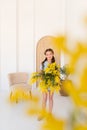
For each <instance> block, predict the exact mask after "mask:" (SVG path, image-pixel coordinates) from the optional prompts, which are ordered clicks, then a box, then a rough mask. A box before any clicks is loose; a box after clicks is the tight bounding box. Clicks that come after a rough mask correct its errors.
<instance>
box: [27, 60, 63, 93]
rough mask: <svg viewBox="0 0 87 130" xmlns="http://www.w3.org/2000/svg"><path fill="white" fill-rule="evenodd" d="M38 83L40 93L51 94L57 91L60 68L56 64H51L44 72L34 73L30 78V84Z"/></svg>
mask: <svg viewBox="0 0 87 130" xmlns="http://www.w3.org/2000/svg"><path fill="white" fill-rule="evenodd" d="M37 81H38V82H39V84H38V87H39V88H40V90H41V91H42V92H44V91H45V92H48V90H50V91H51V92H54V91H59V89H60V85H61V83H60V67H59V66H57V64H56V63H55V62H54V63H51V64H48V66H47V68H46V69H45V70H42V71H41V72H34V73H32V75H31V78H30V84H34V83H35V82H37Z"/></svg>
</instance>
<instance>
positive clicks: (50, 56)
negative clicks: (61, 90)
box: [38, 48, 55, 120]
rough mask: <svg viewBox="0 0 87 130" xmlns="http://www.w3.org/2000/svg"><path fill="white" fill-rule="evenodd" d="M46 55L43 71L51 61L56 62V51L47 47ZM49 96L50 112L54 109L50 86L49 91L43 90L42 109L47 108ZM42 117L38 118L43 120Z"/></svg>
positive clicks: (42, 65) (41, 68)
mask: <svg viewBox="0 0 87 130" xmlns="http://www.w3.org/2000/svg"><path fill="white" fill-rule="evenodd" d="M44 55H45V59H44V61H42V64H41V66H40V70H41V71H43V70H44V69H46V67H47V66H48V64H51V63H54V62H55V58H54V51H53V50H52V49H51V48H49V49H46V50H45V52H44ZM47 98H49V113H52V109H53V93H52V92H50V88H49V87H48V92H42V109H43V110H45V109H46V103H47ZM41 119H42V118H41V117H39V119H38V120H41Z"/></svg>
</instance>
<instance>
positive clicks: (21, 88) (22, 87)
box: [8, 72, 31, 102]
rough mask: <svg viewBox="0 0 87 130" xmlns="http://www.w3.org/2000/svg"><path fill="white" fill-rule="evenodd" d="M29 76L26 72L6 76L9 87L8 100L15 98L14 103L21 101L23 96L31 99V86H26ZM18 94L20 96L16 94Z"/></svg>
mask: <svg viewBox="0 0 87 130" xmlns="http://www.w3.org/2000/svg"><path fill="white" fill-rule="evenodd" d="M28 79H29V75H28V73H26V72H15V73H9V74H8V80H9V86H10V90H11V93H10V99H11V98H12V97H13V95H14V96H15V101H16V102H18V101H19V100H23V95H25V96H26V97H27V96H29V95H30V97H31V86H30V85H29V84H28ZM18 92H19V93H20V94H18Z"/></svg>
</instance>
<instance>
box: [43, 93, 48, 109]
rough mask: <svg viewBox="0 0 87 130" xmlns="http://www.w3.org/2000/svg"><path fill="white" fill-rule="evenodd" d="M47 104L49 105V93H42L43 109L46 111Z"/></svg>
mask: <svg viewBox="0 0 87 130" xmlns="http://www.w3.org/2000/svg"><path fill="white" fill-rule="evenodd" d="M46 103H47V93H45V92H43V93H42V109H43V110H45V109H46Z"/></svg>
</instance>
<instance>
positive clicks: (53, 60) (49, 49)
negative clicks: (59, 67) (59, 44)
mask: <svg viewBox="0 0 87 130" xmlns="http://www.w3.org/2000/svg"><path fill="white" fill-rule="evenodd" d="M48 51H50V52H52V54H54V51H53V50H52V49H51V48H48V49H46V50H45V52H44V55H46V53H47V52H48ZM45 61H47V58H45V59H44V60H43V61H42V69H44V62H45ZM54 62H55V57H54V56H53V57H52V59H51V63H54Z"/></svg>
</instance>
